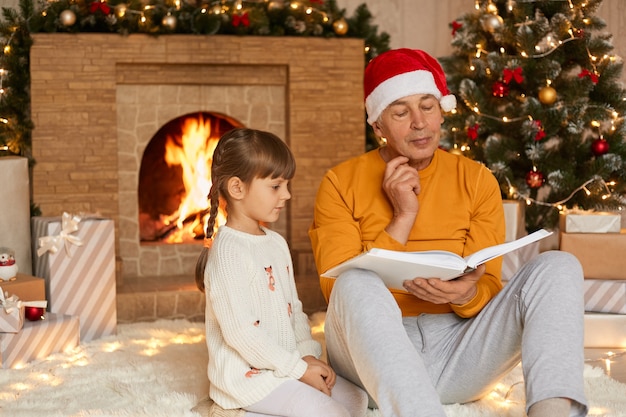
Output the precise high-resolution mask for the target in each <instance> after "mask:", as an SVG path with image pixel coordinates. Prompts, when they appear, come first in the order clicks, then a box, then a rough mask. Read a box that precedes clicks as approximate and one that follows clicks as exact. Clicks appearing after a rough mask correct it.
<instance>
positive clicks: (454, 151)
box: [448, 148, 463, 155]
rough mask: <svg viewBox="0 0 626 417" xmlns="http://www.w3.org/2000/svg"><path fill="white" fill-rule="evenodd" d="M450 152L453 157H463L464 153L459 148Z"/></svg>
mask: <svg viewBox="0 0 626 417" xmlns="http://www.w3.org/2000/svg"><path fill="white" fill-rule="evenodd" d="M448 152H450V153H451V154H452V155H463V152H462V151H461V150H460V149H459V148H452V149H450V150H449V151H448Z"/></svg>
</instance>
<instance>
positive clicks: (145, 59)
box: [31, 33, 365, 283]
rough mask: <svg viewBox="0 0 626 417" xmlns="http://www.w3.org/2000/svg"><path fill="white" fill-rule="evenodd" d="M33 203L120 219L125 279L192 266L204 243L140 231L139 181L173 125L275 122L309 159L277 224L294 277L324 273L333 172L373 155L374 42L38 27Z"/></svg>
mask: <svg viewBox="0 0 626 417" xmlns="http://www.w3.org/2000/svg"><path fill="white" fill-rule="evenodd" d="M33 39H34V44H33V46H32V48H31V109H32V115H33V121H34V124H35V128H34V130H33V137H32V143H33V145H32V147H33V156H34V159H35V161H36V164H35V166H34V168H33V181H32V185H33V200H34V202H35V203H36V204H38V205H39V206H40V208H41V210H42V214H43V215H44V216H56V215H60V214H62V213H63V212H64V211H67V212H74V213H76V212H86V213H95V212H98V213H100V214H102V215H104V216H106V217H110V218H112V219H114V220H115V225H116V255H117V258H118V263H119V266H120V268H119V270H118V277H117V278H118V283H119V282H123V280H124V278H125V277H154V276H170V275H171V276H174V275H176V276H180V275H190V276H191V275H192V274H193V269H194V266H195V260H196V258H197V255H198V253H199V251H200V248H201V245H199V244H198V243H197V242H189V243H178V244H167V245H166V244H155V243H154V242H149V241H146V240H144V241H142V239H141V234H142V231H141V230H140V213H141V212H142V210H140V206H141V205H142V204H143V202H142V201H140V200H141V199H142V198H143V197H142V196H140V191H139V190H140V182H141V181H142V179H141V178H140V177H141V168H142V159H143V158H144V157H145V152H146V151H147V150H148V151H149V152H150V149H149V148H151V145H150V142H151V140H152V138H153V137H155V135H157V134H158V132H159V130H160V129H161V128H162V127H164V126H166V125H167V124H168V123H170V122H172V121H175V120H177V119H178V118H180V117H183V116H185V115H189V114H203V115H206V114H214V115H218V116H219V117H223V118H224V119H225V120H228V121H229V123H232V124H234V125H239V124H240V125H242V126H246V127H250V128H257V129H263V130H268V131H271V132H273V133H275V134H277V135H278V136H279V137H281V138H283V139H284V140H285V141H286V142H287V144H288V145H289V146H290V147H291V149H292V151H293V153H294V155H295V157H296V161H297V164H298V169H297V172H296V177H295V178H294V180H293V181H292V199H291V201H290V209H289V210H288V212H287V213H285V214H286V215H283V216H281V221H280V222H278V224H275V225H272V228H273V229H275V230H277V231H278V232H280V233H281V234H282V235H283V236H285V237H286V239H287V241H288V242H289V245H290V248H291V250H292V252H293V258H294V268H295V272H296V280H297V281H298V280H309V279H312V280H314V281H317V280H316V277H315V275H316V271H315V265H314V262H313V260H312V252H311V247H310V242H309V239H308V235H307V229H308V227H309V225H310V223H311V220H312V211H313V202H314V198H315V192H316V190H317V187H318V184H319V181H320V180H321V178H322V176H323V174H324V172H325V170H326V169H328V168H329V167H330V166H332V165H334V164H335V163H337V162H339V161H341V160H343V159H345V158H348V157H350V156H354V155H357V154H359V153H361V152H363V150H364V147H365V144H364V142H365V140H364V136H365V132H364V111H363V103H362V94H363V93H362V77H363V65H364V61H363V60H364V57H363V42H362V40H359V39H324V38H296V37H255V36H221V35H219V36H197V35H167V36H165V35H164V36H160V37H152V36H149V35H130V36H120V35H116V34H60V33H55V34H35V35H34V36H33Z"/></svg>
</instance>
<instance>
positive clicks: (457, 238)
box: [309, 150, 505, 317]
mask: <svg viewBox="0 0 626 417" xmlns="http://www.w3.org/2000/svg"><path fill="white" fill-rule="evenodd" d="M384 170H385V162H384V160H383V159H382V158H381V156H380V153H379V150H373V151H370V152H368V153H365V154H363V155H361V156H358V157H355V158H353V159H350V160H348V161H346V162H343V163H341V164H339V165H338V166H336V167H334V168H332V169H331V170H329V171H328V172H327V173H326V175H325V176H324V178H323V180H322V183H321V185H320V188H319V190H318V193H317V198H316V202H315V212H314V219H313V224H312V225H311V228H310V230H309V236H310V238H311V243H312V245H313V253H314V256H315V262H316V264H317V269H318V272H319V273H320V274H321V273H322V272H324V271H326V270H328V269H329V268H331V267H333V266H335V265H338V264H340V263H341V262H343V261H345V260H347V259H350V258H352V257H354V256H356V255H358V254H359V253H362V252H364V251H366V250H368V249H370V248H384V249H393V250H400V251H421V250H433V249H438V250H448V251H451V252H454V253H457V254H459V255H461V256H467V255H470V254H472V253H474V252H476V251H477V250H480V249H482V248H485V247H488V246H492V245H496V244H499V243H502V242H503V241H504V236H505V228H504V211H503V207H502V199H501V196H500V189H499V185H498V182H497V180H496V179H495V177H494V176H493V175H492V174H491V172H490V171H489V170H488V169H487V168H486V167H484V166H483V165H481V164H479V163H478V162H476V161H473V160H471V159H468V158H465V157H461V156H457V155H453V154H450V153H448V152H445V151H442V150H437V151H436V152H435V156H434V158H433V160H432V162H431V164H430V165H429V166H428V167H427V168H425V169H423V170H421V171H419V176H420V183H421V192H420V194H419V196H418V200H419V213H418V215H417V218H416V220H415V224H414V225H413V229H412V230H411V234H410V236H409V241H408V242H407V244H406V245H402V244H400V243H399V242H397V241H396V240H394V239H393V238H392V237H391V236H389V235H388V234H387V233H386V232H385V230H384V229H385V227H386V226H387V225H388V224H389V222H390V221H391V218H392V215H393V210H392V207H391V204H390V203H389V201H388V199H387V197H386V195H385V193H384V191H383V189H382V178H383V173H384ZM486 267H487V268H486V273H485V274H484V275H483V276H482V277H481V278H480V280H479V282H478V291H477V294H476V296H475V297H474V298H473V299H472V300H470V301H469V302H468V303H467V304H464V305H450V304H443V305H437V304H432V303H429V302H426V301H422V300H420V299H418V298H416V297H414V296H412V295H410V294H407V293H402V292H401V291H392V292H393V295H394V297H395V299H396V301H397V302H398V305H399V306H400V309H401V310H402V314H403V315H405V316H415V315H419V314H421V313H448V312H451V311H454V312H455V313H456V314H458V315H459V316H461V317H472V316H474V315H476V314H478V312H479V311H480V310H481V309H482V308H483V307H484V306H485V305H486V304H487V302H488V301H489V300H491V298H493V297H494V296H495V295H496V294H497V293H498V291H500V289H501V288H502V283H501V279H500V275H501V268H502V258H497V259H495V260H493V261H490V262H488V263H487V264H486ZM333 283H334V280H333V279H330V278H324V277H320V285H321V289H322V293H323V294H324V297H325V298H326V301H328V299H329V297H330V293H331V291H332V287H333Z"/></svg>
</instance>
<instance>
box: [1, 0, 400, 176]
mask: <svg viewBox="0 0 626 417" xmlns="http://www.w3.org/2000/svg"><path fill="white" fill-rule="evenodd" d="M2 14H3V17H4V20H3V21H2V22H0V42H1V43H2V48H3V49H2V51H0V53H1V55H0V157H1V156H7V155H21V156H25V157H27V158H29V160H30V161H31V164H32V163H34V161H33V158H32V153H31V132H32V129H33V127H34V126H33V123H32V120H31V117H30V96H29V86H30V62H29V59H30V47H31V45H32V43H33V40H32V38H31V34H33V33H79V32H85V33H118V34H120V35H129V34H132V33H145V34H150V35H154V36H166V35H167V36H170V35H176V34H196V35H204V36H210V35H215V34H230V35H240V36H315V37H326V38H332V37H335V38H341V37H347V38H361V39H363V40H364V43H365V50H364V64H365V63H367V62H368V61H369V60H370V59H371V58H373V57H374V56H376V55H378V54H379V53H381V52H384V51H386V50H388V49H389V35H388V34H387V33H385V32H381V33H380V34H379V33H378V27H377V26H376V25H373V24H372V14H371V13H370V12H369V10H368V8H367V5H366V4H361V5H360V6H359V7H358V8H357V9H356V10H355V11H354V13H353V15H352V16H351V17H347V16H346V11H345V9H340V8H339V7H338V6H337V2H336V1H335V0H300V1H289V0H272V1H270V0H247V1H246V0H217V1H210V0H209V1H206V2H202V1H195V0H188V1H186V0H149V1H137V0H128V1H124V0H108V1H106V2H105V1H99V0H98V1H90V0H58V1H51V2H48V1H37V0H20V2H19V10H16V9H13V8H2ZM268 41H269V40H268ZM368 140H370V139H369V138H368Z"/></svg>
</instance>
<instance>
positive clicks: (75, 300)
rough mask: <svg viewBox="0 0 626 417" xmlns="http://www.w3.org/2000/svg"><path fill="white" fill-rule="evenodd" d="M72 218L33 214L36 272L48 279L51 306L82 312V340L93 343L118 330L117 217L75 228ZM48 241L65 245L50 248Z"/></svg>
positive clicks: (60, 310) (86, 221)
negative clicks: (68, 223)
mask: <svg viewBox="0 0 626 417" xmlns="http://www.w3.org/2000/svg"><path fill="white" fill-rule="evenodd" d="M67 216H68V215H67V213H64V215H63V217H62V218H59V217H53V218H50V217H33V219H32V231H33V245H37V249H36V250H35V256H36V262H35V273H36V275H37V276H40V277H42V278H44V279H45V281H46V294H47V300H48V310H49V311H50V312H53V313H59V314H69V315H72V316H78V317H79V321H80V340H81V342H89V341H91V340H94V339H98V338H100V337H103V336H108V335H111V334H115V333H116V331H117V306H116V300H115V297H116V291H115V228H114V223H113V220H110V219H102V218H95V217H88V218H84V219H80V220H79V221H78V222H77V224H76V229H77V230H75V231H73V232H69V231H68V230H67V227H66V224H65V220H66V218H67ZM62 231H64V233H62ZM60 236H65V237H63V238H59V237H60ZM57 238H58V239H57ZM42 239H43V241H42ZM46 239H48V240H50V239H57V240H56V242H57V243H58V242H60V243H59V245H58V246H57V247H56V248H55V249H54V250H49V251H45V252H44V251H43V249H45V248H46V247H47V246H46V243H45V240H46ZM49 243H50V242H48V244H49ZM42 252H43V253H42ZM40 254H41V255H40Z"/></svg>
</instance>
